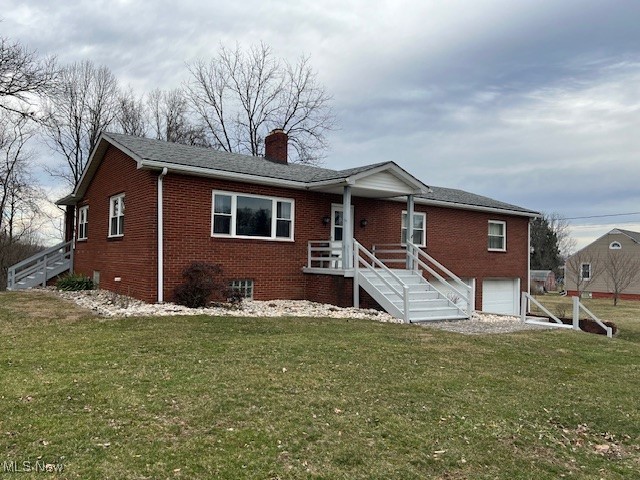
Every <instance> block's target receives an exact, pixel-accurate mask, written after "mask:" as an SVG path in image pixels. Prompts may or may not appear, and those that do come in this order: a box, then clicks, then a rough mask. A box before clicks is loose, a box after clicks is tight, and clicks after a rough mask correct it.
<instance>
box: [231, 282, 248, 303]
mask: <svg viewBox="0 0 640 480" xmlns="http://www.w3.org/2000/svg"><path fill="white" fill-rule="evenodd" d="M229 288H230V289H231V290H233V291H234V292H236V293H238V294H240V296H241V297H242V298H248V299H249V300H252V299H253V280H231V282H229Z"/></svg>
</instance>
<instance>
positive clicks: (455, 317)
mask: <svg viewBox="0 0 640 480" xmlns="http://www.w3.org/2000/svg"><path fill="white" fill-rule="evenodd" d="M467 319H468V318H467V317H466V316H463V315H448V316H439V317H433V318H431V317H426V318H412V319H411V323H423V322H440V321H443V320H445V321H446V320H467Z"/></svg>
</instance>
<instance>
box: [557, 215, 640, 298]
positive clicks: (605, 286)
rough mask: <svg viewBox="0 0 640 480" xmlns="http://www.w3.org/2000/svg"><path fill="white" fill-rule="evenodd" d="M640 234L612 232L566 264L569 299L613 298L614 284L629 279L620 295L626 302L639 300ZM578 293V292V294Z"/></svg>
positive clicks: (623, 231)
mask: <svg viewBox="0 0 640 480" xmlns="http://www.w3.org/2000/svg"><path fill="white" fill-rule="evenodd" d="M638 268H640V233H639V232H632V231H630V230H623V229H621V228H614V229H613V230H611V231H610V232H609V233H607V234H605V235H603V236H602V237H600V238H598V239H597V240H595V241H594V242H593V243H590V244H589V245H587V246H586V247H584V248H583V249H581V250H579V251H577V252H576V253H574V254H573V255H571V256H570V257H569V258H567V261H566V262H565V276H564V278H565V290H567V293H568V294H569V295H578V293H579V292H580V293H581V294H582V295H583V296H587V297H592V298H612V297H613V295H614V290H615V289H614V282H613V278H612V276H617V277H618V281H621V280H622V283H623V284H625V283H627V282H625V281H624V279H625V278H626V277H627V276H630V277H629V279H630V280H631V281H630V282H629V284H628V286H626V287H625V288H624V289H623V290H622V291H621V292H620V295H619V298H621V299H626V300H640V273H639V272H637V271H638ZM578 291H579V292H578Z"/></svg>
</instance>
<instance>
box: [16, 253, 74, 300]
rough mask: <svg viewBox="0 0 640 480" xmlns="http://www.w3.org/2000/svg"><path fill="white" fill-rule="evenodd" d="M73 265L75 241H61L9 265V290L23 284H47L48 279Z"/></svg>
mask: <svg viewBox="0 0 640 480" xmlns="http://www.w3.org/2000/svg"><path fill="white" fill-rule="evenodd" d="M72 265H73V242H71V241H69V242H65V243H60V244H58V245H55V246H53V247H51V248H48V249H46V250H43V251H42V252H38V253H36V254H35V255H32V256H31V257H29V258H27V259H25V260H23V261H21V262H19V263H16V264H15V265H13V266H11V267H9V269H8V271H7V290H15V289H17V288H20V287H21V286H24V288H26V287H33V286H36V285H42V286H45V285H46V284H47V280H49V279H51V278H53V277H54V276H55V275H58V274H59V273H62V272H63V271H65V270H68V269H70V268H71V266H72Z"/></svg>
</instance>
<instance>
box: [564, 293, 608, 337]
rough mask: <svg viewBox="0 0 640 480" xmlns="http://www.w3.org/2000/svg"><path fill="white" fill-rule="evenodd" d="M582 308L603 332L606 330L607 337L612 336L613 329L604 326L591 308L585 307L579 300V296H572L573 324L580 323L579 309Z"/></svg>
mask: <svg viewBox="0 0 640 480" xmlns="http://www.w3.org/2000/svg"><path fill="white" fill-rule="evenodd" d="M581 308H582V310H584V312H585V313H586V314H587V315H589V316H590V317H591V318H592V319H593V321H594V322H596V323H597V324H598V325H599V326H600V328H602V329H603V330H604V331H605V332H607V337H609V338H612V337H613V329H612V328H611V327H608V326H606V325H605V324H604V323H602V322H601V321H600V319H599V318H598V317H596V316H595V315H594V314H593V313H592V312H591V310H589V309H588V308H587V307H585V306H584V305H583V304H582V302H581V301H580V298H579V297H573V323H574V325H580V323H579V322H580V309H581Z"/></svg>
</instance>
